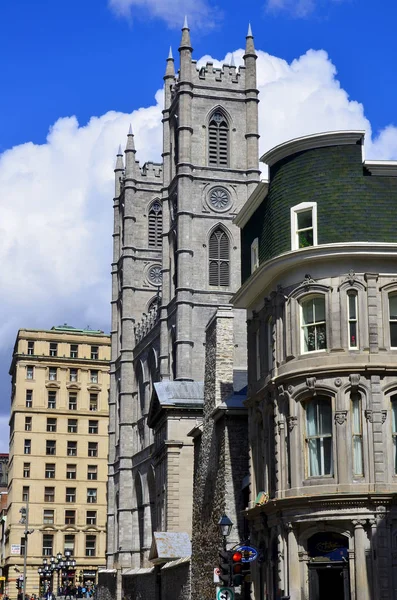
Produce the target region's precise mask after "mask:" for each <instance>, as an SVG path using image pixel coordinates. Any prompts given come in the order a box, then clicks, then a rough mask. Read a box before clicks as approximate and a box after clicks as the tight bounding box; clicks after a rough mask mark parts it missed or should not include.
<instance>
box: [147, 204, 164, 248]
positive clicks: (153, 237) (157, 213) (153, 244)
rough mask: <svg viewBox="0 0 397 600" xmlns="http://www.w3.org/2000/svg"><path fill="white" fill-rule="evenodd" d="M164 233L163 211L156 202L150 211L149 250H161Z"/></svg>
mask: <svg viewBox="0 0 397 600" xmlns="http://www.w3.org/2000/svg"><path fill="white" fill-rule="evenodd" d="M162 233H163V209H162V206H161V203H160V201H159V200H155V201H154V202H153V204H152V205H151V207H150V209H149V240H148V243H149V248H161V244H162Z"/></svg>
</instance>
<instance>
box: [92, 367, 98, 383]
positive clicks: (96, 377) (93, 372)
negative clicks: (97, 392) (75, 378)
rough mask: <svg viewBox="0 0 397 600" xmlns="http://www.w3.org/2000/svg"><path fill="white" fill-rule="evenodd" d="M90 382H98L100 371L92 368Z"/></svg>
mask: <svg viewBox="0 0 397 600" xmlns="http://www.w3.org/2000/svg"><path fill="white" fill-rule="evenodd" d="M90 382H91V383H98V371H93V370H92V369H91V371H90Z"/></svg>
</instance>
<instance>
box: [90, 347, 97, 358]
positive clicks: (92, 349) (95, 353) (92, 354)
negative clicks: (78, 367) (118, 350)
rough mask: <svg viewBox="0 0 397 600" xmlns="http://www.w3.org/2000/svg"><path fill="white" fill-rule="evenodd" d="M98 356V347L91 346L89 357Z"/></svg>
mask: <svg viewBox="0 0 397 600" xmlns="http://www.w3.org/2000/svg"><path fill="white" fill-rule="evenodd" d="M98 358H99V347H98V346H91V359H92V360H98Z"/></svg>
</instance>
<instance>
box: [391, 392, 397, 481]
mask: <svg viewBox="0 0 397 600" xmlns="http://www.w3.org/2000/svg"><path fill="white" fill-rule="evenodd" d="M391 415H392V435H393V463H394V473H395V474H396V475H397V395H394V396H392V397H391Z"/></svg>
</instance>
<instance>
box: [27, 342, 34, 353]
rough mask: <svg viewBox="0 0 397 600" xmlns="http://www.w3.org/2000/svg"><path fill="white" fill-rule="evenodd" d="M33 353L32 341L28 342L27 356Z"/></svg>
mask: <svg viewBox="0 0 397 600" xmlns="http://www.w3.org/2000/svg"><path fill="white" fill-rule="evenodd" d="M33 355H34V342H28V356H33Z"/></svg>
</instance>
